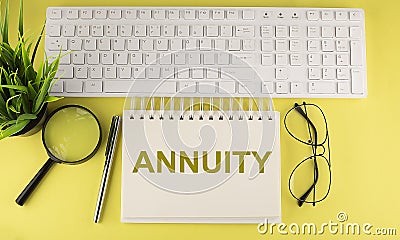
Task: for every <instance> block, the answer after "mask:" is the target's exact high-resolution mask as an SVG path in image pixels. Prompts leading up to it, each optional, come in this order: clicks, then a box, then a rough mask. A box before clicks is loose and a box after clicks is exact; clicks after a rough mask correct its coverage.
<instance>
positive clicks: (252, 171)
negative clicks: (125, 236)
mask: <svg viewBox="0 0 400 240" xmlns="http://www.w3.org/2000/svg"><path fill="white" fill-rule="evenodd" d="M152 101H154V100H152ZM201 101H202V102H200V103H196V104H197V105H198V104H200V108H199V109H196V106H197V105H196V104H193V99H192V101H191V103H190V104H189V106H188V107H186V106H184V105H185V104H184V103H183V101H182V102H181V104H180V106H181V108H180V109H177V110H176V109H175V108H174V107H171V108H170V109H169V110H165V109H164V106H165V104H164V99H162V103H161V104H160V106H161V107H160V108H161V109H158V110H157V109H154V107H153V106H154V105H153V104H152V105H151V109H150V110H145V109H148V108H146V107H144V106H143V99H142V101H141V103H142V106H141V107H140V108H139V109H135V110H129V109H128V110H124V113H123V157H122V203H121V221H122V222H136V223H139V222H140V223H171V222H173V223H261V222H264V221H268V222H269V223H274V222H276V223H277V222H280V221H281V197H280V196H281V190H280V141H279V130H280V129H279V128H280V124H279V112H276V111H272V110H263V109H259V110H257V111H253V110H251V111H243V110H233V109H232V108H230V109H229V110H224V109H223V108H218V109H214V107H210V108H209V109H208V110H205V107H204V106H203V100H201ZM231 101H232V100H231ZM170 102H171V103H174V104H175V105H176V102H175V101H170ZM221 102H222V101H221ZM144 105H146V104H144ZM171 105H172V104H171ZM210 106H211V105H210ZM231 107H232V106H231Z"/></svg>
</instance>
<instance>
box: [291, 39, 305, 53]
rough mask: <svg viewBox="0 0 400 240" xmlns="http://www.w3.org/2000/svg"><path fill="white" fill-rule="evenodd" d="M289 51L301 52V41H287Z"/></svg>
mask: <svg viewBox="0 0 400 240" xmlns="http://www.w3.org/2000/svg"><path fill="white" fill-rule="evenodd" d="M289 50H290V51H292V52H300V51H302V50H303V49H302V45H301V41H300V40H297V39H293V40H290V41H289Z"/></svg>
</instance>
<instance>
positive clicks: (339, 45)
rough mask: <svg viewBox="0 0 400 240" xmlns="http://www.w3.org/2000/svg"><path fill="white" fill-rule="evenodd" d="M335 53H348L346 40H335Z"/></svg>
mask: <svg viewBox="0 0 400 240" xmlns="http://www.w3.org/2000/svg"><path fill="white" fill-rule="evenodd" d="M336 51H338V52H348V51H349V41H347V40H337V41H336Z"/></svg>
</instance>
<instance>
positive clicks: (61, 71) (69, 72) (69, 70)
mask: <svg viewBox="0 0 400 240" xmlns="http://www.w3.org/2000/svg"><path fill="white" fill-rule="evenodd" d="M55 77H56V78H62V79H70V78H73V77H74V70H73V67H72V66H64V65H60V66H58V70H57V73H56V76H55Z"/></svg>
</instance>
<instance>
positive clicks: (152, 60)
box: [144, 52, 157, 65]
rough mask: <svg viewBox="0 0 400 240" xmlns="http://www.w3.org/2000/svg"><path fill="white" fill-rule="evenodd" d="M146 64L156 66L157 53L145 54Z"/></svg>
mask: <svg viewBox="0 0 400 240" xmlns="http://www.w3.org/2000/svg"><path fill="white" fill-rule="evenodd" d="M144 59H145V63H146V64H147V65H149V64H156V63H157V53H154V52H152V53H145V54H144Z"/></svg>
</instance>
